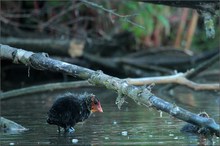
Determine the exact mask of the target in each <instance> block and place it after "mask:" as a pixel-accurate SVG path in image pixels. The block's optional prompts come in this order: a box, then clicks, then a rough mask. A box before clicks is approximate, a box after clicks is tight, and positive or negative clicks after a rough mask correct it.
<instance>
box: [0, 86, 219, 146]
mask: <svg viewBox="0 0 220 146" xmlns="http://www.w3.org/2000/svg"><path fill="white" fill-rule="evenodd" d="M85 91H87V92H92V93H94V94H96V95H97V97H99V99H100V101H101V103H102V107H103V110H104V113H95V114H93V115H92V116H91V117H90V118H89V119H88V120H86V121H85V122H83V123H79V124H77V125H76V126H75V130H76V131H75V132H74V133H71V134H68V133H63V132H61V133H58V132H57V127H56V126H53V125H48V124H47V123H46V118H47V111H48V109H49V108H50V106H51V105H52V103H53V102H54V100H55V99H56V97H57V95H59V94H63V93H64V92H65V91H59V92H58V91H57V92H48V93H38V94H34V95H26V96H23V97H19V98H13V99H9V100H4V101H2V102H1V108H2V111H1V112H2V113H1V114H2V116H3V117H5V118H8V119H11V120H13V121H15V122H17V123H19V124H21V125H23V126H25V127H26V128H28V129H29V130H28V131H25V132H22V133H4V132H1V137H0V140H1V145H177V144H181V145H198V142H199V139H198V137H196V136H189V135H188V136H187V135H185V134H183V133H181V132H180V129H181V127H182V126H183V125H184V124H185V123H184V122H183V121H180V120H178V119H175V118H173V117H171V116H170V115H168V114H166V113H161V112H159V111H156V110H154V109H149V108H145V107H143V106H138V105H137V104H136V103H135V102H133V101H132V100H130V99H126V101H127V103H126V104H124V105H123V106H122V109H121V110H118V108H117V106H116V105H115V98H116V97H117V95H116V94H115V93H113V92H111V91H108V90H105V89H102V88H77V89H73V90H71V92H77V93H78V92H80V93H81V92H85ZM155 94H156V93H155ZM175 96H176V97H179V99H177V98H176V99H175V103H176V104H178V105H179V106H181V107H183V108H186V109H189V110H190V111H192V112H195V113H198V112H201V111H206V112H207V113H209V115H210V116H211V117H213V118H215V120H216V121H217V122H219V116H217V115H219V108H218V107H219V102H218V101H219V95H217V93H216V94H214V93H209V92H205V93H204V92H197V93H189V92H187V93H183V92H182V93H181V92H178V94H177V93H176V94H175ZM184 96H186V97H188V98H189V96H190V97H191V98H192V99H190V100H192V101H190V104H189V103H188V102H189V99H187V100H186V101H185V102H182V98H184ZM161 97H162V96H161ZM207 97H208V98H207ZM180 99H181V100H180ZM193 99H194V100H193ZM198 99H199V100H198ZM214 144H215V145H218V144H219V139H218V138H214Z"/></svg>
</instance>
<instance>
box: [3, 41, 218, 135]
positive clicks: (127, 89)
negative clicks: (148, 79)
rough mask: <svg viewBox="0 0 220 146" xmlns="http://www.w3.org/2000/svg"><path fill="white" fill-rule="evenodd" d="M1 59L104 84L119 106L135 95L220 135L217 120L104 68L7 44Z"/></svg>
mask: <svg viewBox="0 0 220 146" xmlns="http://www.w3.org/2000/svg"><path fill="white" fill-rule="evenodd" d="M0 52H1V56H0V57H1V58H7V59H10V60H13V62H14V63H23V64H25V65H27V66H31V67H33V68H35V69H39V70H50V71H56V72H62V73H66V74H69V75H71V76H73V77H79V78H82V79H85V80H88V81H89V82H90V83H91V84H93V85H96V86H98V85H99V86H104V87H106V88H107V89H111V90H114V91H116V92H117V93H118V98H117V100H116V103H117V104H118V106H119V107H120V106H121V105H122V104H123V102H124V96H127V97H130V98H132V99H133V100H134V101H136V102H137V103H139V104H141V105H144V106H147V107H154V108H155V109H157V110H161V111H164V112H166V113H168V114H170V115H172V116H174V117H176V118H178V119H181V120H183V121H186V122H189V123H191V124H194V125H198V126H199V127H205V128H208V129H210V131H211V133H212V134H215V135H216V136H218V137H219V131H220V126H219V124H217V123H216V122H215V121H214V119H211V118H204V117H200V116H198V115H197V114H194V113H191V112H189V111H187V110H185V109H183V108H181V107H178V106H177V105H173V104H171V103H169V102H167V101H164V100H163V99H161V98H159V97H157V96H155V95H153V94H152V93H151V92H150V91H149V90H148V89H147V88H146V87H138V86H133V85H129V84H128V83H127V82H126V81H125V80H121V79H119V78H116V77H112V76H109V75H106V74H104V73H103V72H101V71H93V70H91V69H87V68H83V67H80V66H76V65H73V64H69V63H65V62H61V61H57V60H54V59H51V58H49V57H48V55H45V54H42V53H33V52H29V51H25V50H22V49H16V48H13V47H10V46H7V45H0Z"/></svg>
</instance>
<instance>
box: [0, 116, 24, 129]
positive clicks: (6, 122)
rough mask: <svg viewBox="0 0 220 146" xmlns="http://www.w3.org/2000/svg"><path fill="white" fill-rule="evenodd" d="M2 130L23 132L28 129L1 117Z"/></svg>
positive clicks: (0, 126) (0, 125)
mask: <svg viewBox="0 0 220 146" xmlns="http://www.w3.org/2000/svg"><path fill="white" fill-rule="evenodd" d="M0 130H3V131H7V132H15V133H16V132H19V131H20V132H22V131H25V130H28V129H27V128H25V127H23V126H21V125H20V124H17V123H15V122H14V121H11V120H8V119H5V118H3V117H0Z"/></svg>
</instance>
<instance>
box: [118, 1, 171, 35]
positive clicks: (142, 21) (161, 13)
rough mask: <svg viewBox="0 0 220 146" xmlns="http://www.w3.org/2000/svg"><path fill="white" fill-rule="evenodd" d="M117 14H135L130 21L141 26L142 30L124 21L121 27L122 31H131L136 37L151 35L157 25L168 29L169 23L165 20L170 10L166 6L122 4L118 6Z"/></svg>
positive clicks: (139, 3) (134, 3) (136, 3)
mask: <svg viewBox="0 0 220 146" xmlns="http://www.w3.org/2000/svg"><path fill="white" fill-rule="evenodd" d="M119 13H123V14H124V15H128V14H131V15H132V14H136V15H134V16H133V17H131V20H132V21H133V22H135V23H137V24H138V25H140V26H143V27H144V28H145V29H144V30H143V29H140V28H139V27H137V26H135V25H133V24H131V23H127V22H126V21H122V22H121V25H122V28H123V29H125V30H130V31H132V32H133V33H134V34H135V35H136V36H137V37H143V36H146V35H151V34H152V33H153V31H154V29H155V27H156V25H157V24H158V23H159V25H162V26H163V27H164V28H165V29H167V30H169V29H170V23H169V20H168V18H167V16H169V15H170V8H169V7H166V6H162V5H153V4H147V3H141V2H129V3H128V2H123V4H120V5H119Z"/></svg>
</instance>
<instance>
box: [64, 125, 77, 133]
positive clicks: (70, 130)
mask: <svg viewBox="0 0 220 146" xmlns="http://www.w3.org/2000/svg"><path fill="white" fill-rule="evenodd" d="M65 132H69V133H73V132H75V129H74V128H73V127H71V126H67V127H66V128H65Z"/></svg>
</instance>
